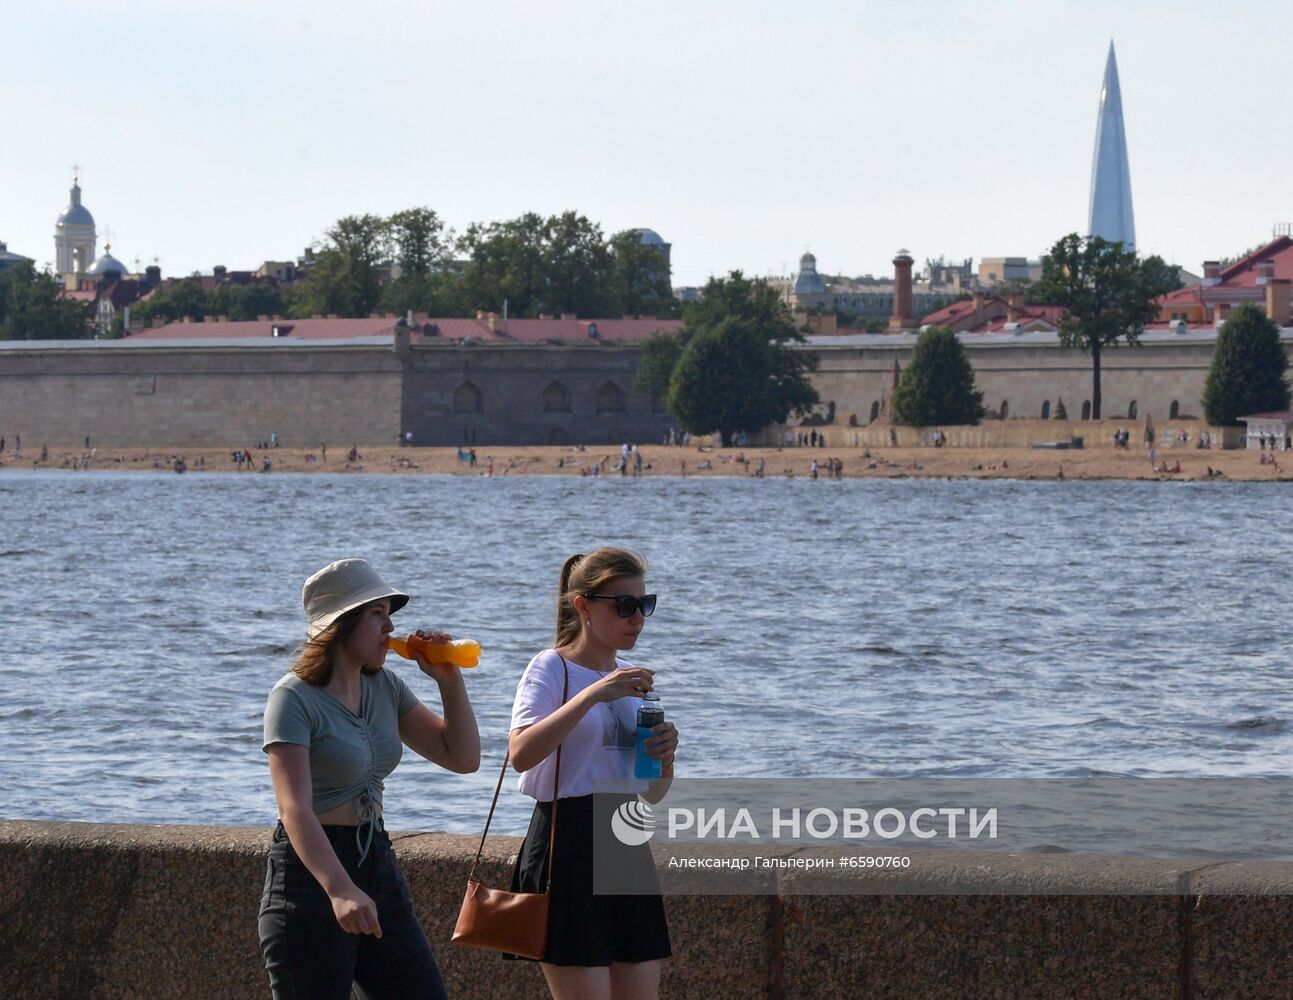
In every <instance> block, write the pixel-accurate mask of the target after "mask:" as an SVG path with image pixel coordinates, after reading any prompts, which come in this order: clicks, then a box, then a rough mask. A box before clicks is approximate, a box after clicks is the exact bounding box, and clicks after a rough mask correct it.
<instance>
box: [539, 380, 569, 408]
mask: <svg viewBox="0 0 1293 1000" xmlns="http://www.w3.org/2000/svg"><path fill="white" fill-rule="evenodd" d="M543 412H544V413H569V412H570V390H569V389H567V388H566V387H565V386H564V385H562V384H561V383H560V382H553V383H552V384H551V385H550V386H548V387H547V388H546V389H544V390H543Z"/></svg>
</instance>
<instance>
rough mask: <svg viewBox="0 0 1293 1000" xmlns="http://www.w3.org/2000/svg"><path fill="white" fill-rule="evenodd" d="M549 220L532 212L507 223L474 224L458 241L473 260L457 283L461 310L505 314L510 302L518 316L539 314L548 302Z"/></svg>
mask: <svg viewBox="0 0 1293 1000" xmlns="http://www.w3.org/2000/svg"><path fill="white" fill-rule="evenodd" d="M546 228H547V224H546V221H545V220H544V218H543V217H542V216H541V215H538V214H536V213H534V212H527V213H526V214H525V215H522V216H519V217H518V218H515V219H511V220H508V221H507V222H491V223H489V224H488V225H486V224H485V223H479V222H473V223H472V224H471V225H470V226H468V227H467V229H466V231H465V232H464V233H463V234H462V237H461V238H460V239H459V241H458V252H459V254H461V255H462V256H465V257H466V258H467V263H466V265H465V266H464V268H463V272H462V275H461V278H460V280H459V282H458V286H457V295H458V301H459V306H460V310H461V311H462V312H465V313H467V314H470V313H472V312H474V311H475V310H477V309H483V310H486V311H488V312H501V311H502V309H503V303H504V301H506V302H507V306H508V313H509V314H510V315H513V316H537V315H539V313H541V312H547V311H548V310H547V308H546V307H545V304H544V291H545V289H544V286H545V281H544V259H543V258H544V242H545V231H546Z"/></svg>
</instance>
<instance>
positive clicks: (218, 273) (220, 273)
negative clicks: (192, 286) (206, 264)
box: [211, 264, 229, 281]
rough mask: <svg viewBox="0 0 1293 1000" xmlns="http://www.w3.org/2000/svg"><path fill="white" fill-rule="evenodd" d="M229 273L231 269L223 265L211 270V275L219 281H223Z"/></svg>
mask: <svg viewBox="0 0 1293 1000" xmlns="http://www.w3.org/2000/svg"><path fill="white" fill-rule="evenodd" d="M228 273H229V269H228V268H227V267H225V266H224V265H223V264H217V265H216V266H215V267H213V268H211V274H212V275H213V276H214V277H215V279H216V280H217V281H223V280H224V277H225V275H226V274H228Z"/></svg>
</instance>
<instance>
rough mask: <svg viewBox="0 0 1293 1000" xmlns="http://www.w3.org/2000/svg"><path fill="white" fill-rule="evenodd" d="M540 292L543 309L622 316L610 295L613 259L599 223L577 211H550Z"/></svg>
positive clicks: (621, 310) (612, 290) (620, 309)
mask: <svg viewBox="0 0 1293 1000" xmlns="http://www.w3.org/2000/svg"><path fill="white" fill-rule="evenodd" d="M544 236H545V239H544V244H543V272H544V279H545V281H544V294H543V304H544V307H545V309H546V310H547V311H551V312H554V313H571V314H573V315H575V316H590V317H591V316H622V315H624V305H623V303H622V302H620V301H617V300H616V297H615V295H614V288H613V285H614V282H613V280H612V279H613V276H614V271H615V262H614V259H613V257H612V256H611V248H610V247H609V246H608V245H607V243H606V239H605V238H604V237H603V236H602V227H601V226H599V225H597V223H595V222H589V221H588V219H587V218H586V217H585V216H583V215H580V214H579V213H577V212H563V213H562V214H561V215H554V216H553V217H552V218H550V219H549V220H548V221H547V224H546V226H545V233H544Z"/></svg>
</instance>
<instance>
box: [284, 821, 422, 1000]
mask: <svg viewBox="0 0 1293 1000" xmlns="http://www.w3.org/2000/svg"><path fill="white" fill-rule="evenodd" d="M323 832H324V833H325V834H326V835H327V837H328V840H329V841H330V842H331V844H332V847H333V850H335V851H336V852H337V858H338V859H339V860H340V861H341V864H342V865H343V866H344V867H345V869H346V872H347V873H348V874H349V875H350V877H351V879H353V880H354V883H355V885H357V886H358V887H359V888H360V889H362V890H363V891H364V892H366V893H367V894H368V895H369V896H370V897H371V898H372V900H373V903H374V905H375V906H376V907H377V919H378V922H379V923H380V924H381V927H382V936H381V937H380V938H377V937H374V936H373V935H371V934H350V933H348V932H347V931H345V930H343V929H342V927H341V925H340V924H339V923H337V918H336V916H335V915H334V914H333V912H332V902H331V900H329V899H328V894H327V893H326V892H324V891H323V887H322V886H321V885H319V883H318V882H317V881H316V880H315V878H314V876H313V875H311V874H310V871H309V869H308V868H306V867H305V865H304V864H303V863H302V861H301V859H300V858H299V857H298V856H297V854H296V851H295V850H293V848H292V844H291V842H290V841H289V840H288V839H287V831H286V830H284V829H283V824H282V823H279V824H278V828H277V829H276V830H275V831H274V839H273V842H272V843H271V844H270V848H269V865H268V872H267V873H266V875H265V892H264V894H263V895H262V896H261V900H260V950H261V953H262V954H263V955H264V956H265V968H266V969H268V970H269V982H270V986H271V988H272V989H273V991H274V1000H334V998H335V1000H347V998H348V997H349V996H350V990H351V985H352V983H353V985H354V989H355V992H356V993H357V994H358V995H359V997H360V998H361V1000H444V998H445V995H446V994H445V989H444V980H443V979H442V978H441V976H440V969H439V967H438V966H437V965H436V960H435V955H434V954H433V953H432V951H431V945H430V944H429V943H428V941H427V939H426V935H425V934H424V933H422V926H421V925H420V924H419V923H418V919H417V916H416V915H415V914H414V912H413V901H412V900H411V899H410V898H409V889H408V884H407V883H406V882H405V881H404V875H403V873H402V872H401V871H400V869H399V865H398V864H396V861H395V854H394V852H393V851H392V850H391V842H390V838H389V837H387V835H386V831H385V830H383V829H381V828H380V827H379V828H378V829H377V831H376V833H375V834H374V836H373V842H372V846H371V847H370V848H369V849H368V855H367V857H365V858H364V861H363V864H360V863H359V847H358V845H357V844H356V843H355V828H354V827H353V826H325V827H324V828H323Z"/></svg>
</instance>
